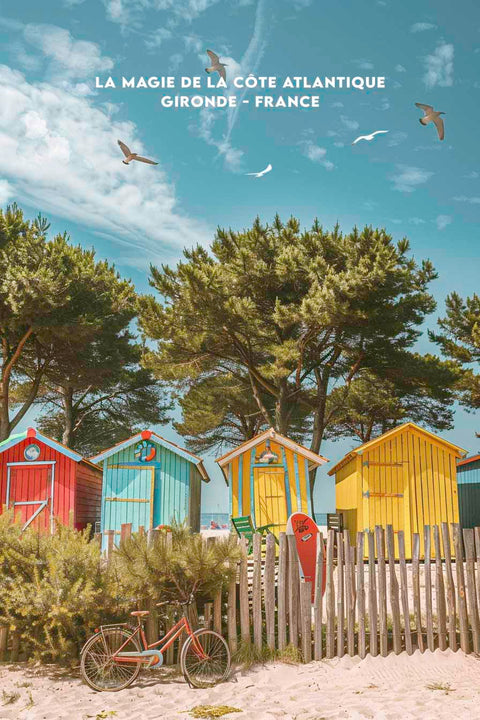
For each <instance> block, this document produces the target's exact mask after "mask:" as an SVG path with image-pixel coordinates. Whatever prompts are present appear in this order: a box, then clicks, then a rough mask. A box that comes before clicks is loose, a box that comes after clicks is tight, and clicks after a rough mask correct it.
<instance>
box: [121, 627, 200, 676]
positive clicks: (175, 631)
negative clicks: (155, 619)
mask: <svg viewBox="0 0 480 720" xmlns="http://www.w3.org/2000/svg"><path fill="white" fill-rule="evenodd" d="M184 631H185V632H186V633H187V635H188V636H189V637H191V638H192V644H193V648H194V650H195V652H196V653H197V655H198V656H199V657H200V658H202V659H203V658H205V657H206V656H205V653H204V652H203V648H202V646H201V645H200V643H199V642H198V641H197V639H196V637H195V633H194V632H193V630H192V628H191V627H190V623H189V622H188V619H187V618H186V616H185V615H184V616H183V617H182V618H181V619H180V620H179V621H178V622H177V623H176V624H175V625H174V626H173V627H172V628H170V630H169V631H168V632H167V633H166V634H165V635H164V636H163V637H162V638H160V640H157V641H156V642H154V643H151V644H150V645H149V644H148V642H147V638H146V636H145V631H144V629H143V624H142V623H139V624H138V627H136V628H135V630H134V631H133V633H132V635H130V637H128V638H127V639H126V640H125V642H124V643H123V645H121V646H120V647H119V648H118V650H117V651H116V652H115V653H113V655H112V660H115V662H117V663H137V662H138V661H139V660H140V662H143V663H145V664H148V665H150V666H152V665H153V663H152V656H151V655H142V651H140V652H139V653H132V654H131V655H128V656H126V655H123V656H120V653H121V652H122V650H123V648H125V647H126V646H127V645H128V643H129V642H130V640H132V639H133V638H134V637H136V636H139V637H140V645H141V646H143V652H147V651H149V650H154V649H155V648H156V649H157V650H158V652H160V653H161V654H162V655H163V653H164V652H165V651H166V650H168V648H169V647H170V645H172V643H174V642H175V640H177V638H179V637H180V635H181V634H182V633H183V632H184ZM157 662H158V661H157Z"/></svg>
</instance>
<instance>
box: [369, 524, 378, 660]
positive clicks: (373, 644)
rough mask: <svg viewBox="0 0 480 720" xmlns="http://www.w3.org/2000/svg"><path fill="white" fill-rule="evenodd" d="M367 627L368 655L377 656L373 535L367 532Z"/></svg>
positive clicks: (375, 576)
mask: <svg viewBox="0 0 480 720" xmlns="http://www.w3.org/2000/svg"><path fill="white" fill-rule="evenodd" d="M368 627H369V630H370V641H369V650H370V655H373V656H374V657H375V656H376V655H378V606H377V566H376V564H375V535H374V534H373V530H369V531H368Z"/></svg>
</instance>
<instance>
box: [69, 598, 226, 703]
mask: <svg viewBox="0 0 480 720" xmlns="http://www.w3.org/2000/svg"><path fill="white" fill-rule="evenodd" d="M166 604H167V603H158V605H159V606H161V605H166ZM169 604H172V603H169ZM176 604H177V605H179V606H182V607H183V608H184V612H183V616H182V617H181V618H180V620H179V621H178V622H177V623H176V624H175V625H174V626H173V627H172V628H170V630H169V631H168V632H167V633H166V634H165V635H164V636H163V637H162V638H160V640H157V641H156V642H154V643H152V644H151V645H149V644H148V643H147V639H146V637H145V630H144V627H143V622H144V618H146V617H147V616H148V614H149V611H148V610H135V611H134V612H132V613H130V615H132V616H133V617H136V618H137V621H138V624H137V627H136V628H131V627H130V626H129V625H128V624H127V623H117V624H116V625H103V626H101V627H100V628H98V629H97V630H95V634H94V635H93V636H92V637H91V638H90V639H89V640H87V642H86V643H85V645H84V646H83V649H82V653H81V661H80V669H81V672H82V676H83V678H84V680H85V682H86V683H87V684H88V685H90V687H91V688H93V689H94V690H98V691H104V692H105V691H107V692H115V691H118V690H123V689H124V688H126V687H128V686H129V685H131V684H132V683H133V682H134V680H135V679H136V678H137V677H138V674H139V672H140V670H141V668H142V666H144V667H146V668H152V669H156V668H159V667H161V666H162V665H163V654H164V653H165V651H166V650H167V649H168V648H169V647H170V645H171V644H172V643H173V642H175V640H177V638H179V637H180V635H181V634H182V633H183V632H186V634H187V635H188V638H187V640H186V641H185V643H184V645H183V647H182V650H181V653H180V667H181V669H182V672H183V675H184V677H185V679H186V681H187V682H188V683H189V685H190V686H192V687H196V688H206V687H212V686H213V685H216V684H217V683H219V682H222V681H223V680H225V679H226V678H227V677H228V674H229V672H230V664H231V658H230V650H229V649H228V645H227V643H226V641H225V639H224V638H223V637H222V636H221V635H219V634H218V633H216V632H214V631H213V630H207V629H205V628H201V629H200V630H195V631H193V630H192V628H191V626H190V623H189V621H188V618H187V616H186V612H185V608H186V606H187V605H188V603H176Z"/></svg>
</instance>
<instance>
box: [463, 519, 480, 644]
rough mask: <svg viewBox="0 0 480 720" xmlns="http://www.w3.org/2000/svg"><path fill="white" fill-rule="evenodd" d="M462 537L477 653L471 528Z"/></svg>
mask: <svg viewBox="0 0 480 720" xmlns="http://www.w3.org/2000/svg"><path fill="white" fill-rule="evenodd" d="M463 539H464V543H465V558H466V566H467V594H468V617H469V619H470V625H471V628H472V637H473V650H474V652H476V653H478V652H479V649H480V637H479V627H478V608H477V595H476V592H475V539H474V536H473V530H472V529H471V528H465V529H464V531H463Z"/></svg>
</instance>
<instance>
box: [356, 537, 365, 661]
mask: <svg viewBox="0 0 480 720" xmlns="http://www.w3.org/2000/svg"><path fill="white" fill-rule="evenodd" d="M363 541H364V535H363V532H357V603H358V654H359V655H360V657H361V658H364V657H365V654H366V647H365V566H364V561H363Z"/></svg>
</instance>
